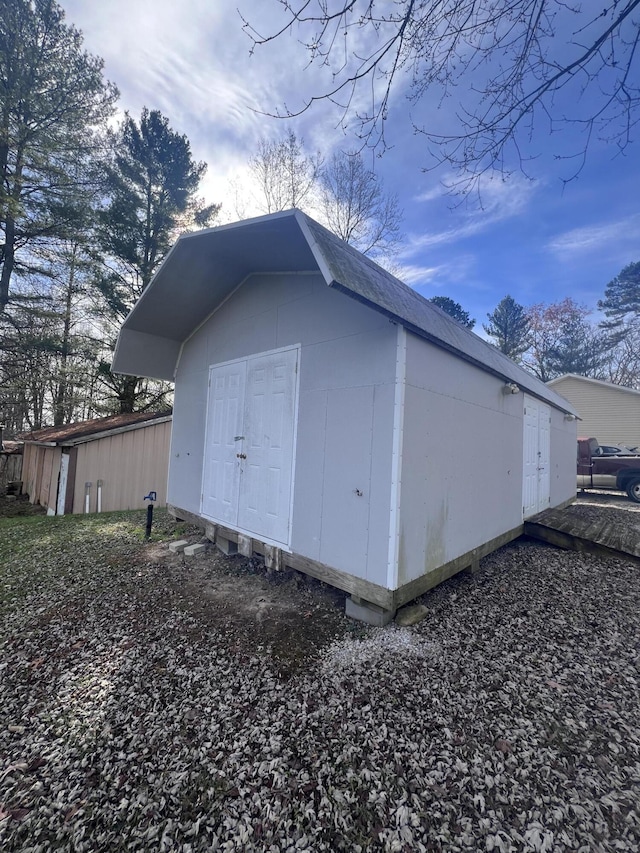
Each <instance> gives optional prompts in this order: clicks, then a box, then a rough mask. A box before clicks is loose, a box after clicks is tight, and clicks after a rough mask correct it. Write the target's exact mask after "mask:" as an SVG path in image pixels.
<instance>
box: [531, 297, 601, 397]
mask: <svg viewBox="0 0 640 853" xmlns="http://www.w3.org/2000/svg"><path fill="white" fill-rule="evenodd" d="M590 314H591V311H590V309H589V308H587V307H586V306H585V305H580V304H579V303H577V302H576V301H575V300H573V299H571V298H569V297H567V298H565V299H563V300H561V301H560V302H554V303H552V304H543V303H538V304H536V305H532V306H531V307H530V308H529V309H528V310H527V317H528V319H529V326H530V347H529V349H528V351H527V353H526V355H525V356H524V358H523V363H524V366H525V367H527V368H528V369H529V370H531V371H532V372H533V373H535V375H536V376H537V377H538V378H539V379H541V380H542V381H543V382H548V381H549V380H550V379H554V378H555V377H556V376H561V375H562V374H564V373H576V374H578V375H580V376H590V377H592V378H594V379H598V378H603V369H604V364H605V361H606V357H607V352H608V350H609V349H610V346H611V343H610V340H609V338H608V337H607V336H606V334H605V333H603V332H602V331H601V330H599V329H598V328H597V327H594V326H592V325H591V323H590V322H589V319H588V318H589V315H590Z"/></svg>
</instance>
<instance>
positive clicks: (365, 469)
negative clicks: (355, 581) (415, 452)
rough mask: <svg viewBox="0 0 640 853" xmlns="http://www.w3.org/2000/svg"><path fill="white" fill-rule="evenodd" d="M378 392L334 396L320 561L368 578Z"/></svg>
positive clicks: (366, 390)
mask: <svg viewBox="0 0 640 853" xmlns="http://www.w3.org/2000/svg"><path fill="white" fill-rule="evenodd" d="M372 436H373V388H372V387H368V388H362V387H361V388H344V389H336V390H334V391H330V392H329V395H328V401H327V430H326V438H325V465H324V489H323V496H322V497H323V500H322V541H321V543H320V561H321V562H322V563H326V564H327V565H329V566H333V567H334V568H336V569H341V570H342V571H346V572H349V574H351V575H355V576H356V577H361V578H365V577H366V574H367V553H368V547H369V509H370V501H371V449H372Z"/></svg>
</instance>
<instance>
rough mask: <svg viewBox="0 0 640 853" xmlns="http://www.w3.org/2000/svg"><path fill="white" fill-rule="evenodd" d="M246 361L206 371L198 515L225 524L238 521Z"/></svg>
mask: <svg viewBox="0 0 640 853" xmlns="http://www.w3.org/2000/svg"><path fill="white" fill-rule="evenodd" d="M246 375H247V363H246V361H239V362H233V363H231V364H225V365H222V366H220V367H212V368H211V369H210V370H209V401H208V411H207V433H206V441H205V454H204V471H203V478H202V514H203V515H206V516H207V517H208V518H214V519H215V520H216V521H219V522H221V523H226V524H235V523H236V521H237V518H238V493H239V488H240V467H239V459H238V457H237V454H238V453H240V452H241V451H242V421H243V417H244V413H243V405H244V386H245V379H246Z"/></svg>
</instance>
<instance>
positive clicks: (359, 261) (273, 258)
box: [112, 210, 575, 414]
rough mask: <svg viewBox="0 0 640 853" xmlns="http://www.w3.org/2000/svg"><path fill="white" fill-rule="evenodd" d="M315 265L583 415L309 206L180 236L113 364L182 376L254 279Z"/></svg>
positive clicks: (485, 365)
mask: <svg viewBox="0 0 640 853" xmlns="http://www.w3.org/2000/svg"><path fill="white" fill-rule="evenodd" d="M309 271H317V272H320V273H321V275H322V276H323V278H324V280H325V281H326V283H327V285H329V287H334V288H335V289H336V290H340V291H341V292H343V293H345V294H346V295H347V296H349V297H351V298H352V299H356V300H358V301H360V302H362V303H364V304H365V305H368V306H369V307H370V308H372V309H374V310H376V311H379V312H380V313H382V314H384V315H385V316H387V317H389V319H390V320H393V321H394V322H397V323H401V324H402V325H403V326H405V327H406V328H407V329H408V330H409V331H411V332H413V333H414V334H416V335H419V336H420V337H422V338H424V339H426V340H428V341H430V342H432V343H434V344H436V345H437V346H439V347H442V348H443V349H446V350H448V351H450V352H452V353H455V354H456V355H457V356H459V357H460V358H462V359H464V360H465V361H467V362H469V363H471V364H474V365H475V366H477V367H479V368H480V369H482V370H484V371H486V372H489V373H492V374H493V375H495V376H497V377H499V378H501V379H503V380H504V381H505V382H513V383H516V384H517V385H518V386H519V387H520V388H521V389H522V390H526V391H528V392H529V393H531V394H533V395H534V396H536V397H538V398H540V399H542V400H545V401H546V402H549V403H550V404H552V405H554V406H555V407H557V408H559V409H561V410H562V411H564V412H568V413H570V414H575V410H574V409H573V408H572V406H571V404H570V403H568V401H567V400H565V399H564V398H563V397H561V396H560V395H559V394H556V393H555V392H554V391H553V390H552V389H550V388H548V387H547V386H546V385H545V384H544V382H541V381H540V380H538V379H536V377H534V376H532V375H531V374H530V373H527V371H525V370H523V369H522V368H521V367H519V366H518V365H517V364H515V362H513V361H511V359H509V358H507V357H506V356H505V355H503V354H502V353H501V352H500V351H499V350H498V349H496V347H494V346H492V345H491V344H489V343H487V341H483V340H482V339H481V338H479V337H478V336H477V335H475V334H474V333H473V332H471V331H470V330H469V329H466V328H464V326H462V325H461V324H460V323H457V322H456V321H455V320H453V319H452V318H451V317H449V315H448V314H446V313H445V312H444V311H441V310H440V309H439V308H438V307H437V306H435V305H434V304H433V303H432V302H429V301H428V300H426V299H425V298H424V297H423V296H421V295H420V294H419V293H417V292H416V291H415V290H413V289H412V288H411V287H408V286H407V285H406V284H404V283H403V282H402V281H400V280H399V279H397V278H396V277H395V276H393V275H391V273H389V272H387V271H386V270H385V269H383V268H382V267H380V266H378V264H376V263H375V262H374V261H372V260H370V259H369V258H367V257H365V256H364V255H362V254H361V253H360V252H358V251H357V250H356V249H354V248H353V247H352V246H349V245H348V244H347V243H345V242H344V241H343V240H340V239H339V238H338V237H336V235H335V234H332V233H331V232H330V231H328V230H327V229H326V228H324V227H323V226H322V225H320V224H319V223H317V222H315V220H313V219H311V218H310V217H309V216H307V215H306V214H304V213H302V212H301V211H300V210H287V211H284V212H282V213H274V214H270V215H268V216H261V217H258V218H256V219H247V220H244V221H243V222H237V223H234V224H231V225H222V226H219V227H217V228H209V229H206V230H204V231H198V232H196V233H193V234H186V235H184V236H182V237H180V239H179V240H178V241H177V243H176V244H175V245H174V247H173V248H172V249H171V251H170V252H169V254H168V255H167V257H166V258H165V260H164V262H163V264H162V266H161V267H160V269H159V270H158V272H157V273H156V275H155V277H154V278H153V280H152V281H151V283H150V284H149V286H148V287H147V288H146V290H145V291H144V293H143V294H142V296H141V297H140V299H139V300H138V302H137V303H136V305H135V306H134V308H133V310H132V311H131V313H130V314H129V316H128V317H127V319H126V320H125V322H124V324H123V326H122V329H121V331H120V336H119V338H118V344H117V347H116V351H115V355H114V359H113V364H112V370H113V371H114V372H116V373H127V374H130V375H134V376H148V377H153V378H156V379H169V380H171V379H173V378H174V376H175V371H176V368H177V364H178V360H179V357H180V351H181V347H182V344H183V343H184V341H186V340H187V339H188V338H189V337H190V336H191V335H192V334H193V332H194V331H195V330H196V329H197V328H198V327H199V326H200V325H202V323H203V322H204V321H205V320H206V319H207V318H208V317H209V316H210V315H211V313H212V312H213V311H214V310H215V309H216V308H217V307H218V306H219V305H220V304H221V303H222V302H223V301H224V300H225V299H226V298H227V297H228V296H229V294H230V293H231V292H232V291H233V290H234V289H235V288H236V287H238V286H239V285H240V284H241V283H242V282H243V281H244V280H245V279H246V278H247V276H249V275H251V274H253V273H277V272H283V273H284V272H309Z"/></svg>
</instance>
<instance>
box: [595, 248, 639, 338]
mask: <svg viewBox="0 0 640 853" xmlns="http://www.w3.org/2000/svg"><path fill="white" fill-rule="evenodd" d="M598 308H599V309H600V310H601V311H604V313H605V314H606V316H607V317H608V318H609V320H605V321H604V322H603V323H602V326H603V328H606V329H614V330H620V329H621V328H622V327H623V324H624V323H625V321H631V322H637V321H638V320H639V319H640V262H636V263H633V264H627V266H626V267H624V269H622V270H621V271H620V272H619V273H618V275H617V276H616V277H615V278H614V279H612V280H611V281H610V282H609V284H608V285H607V286H606V288H605V291H604V299H601V300H600V301H599V302H598Z"/></svg>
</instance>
